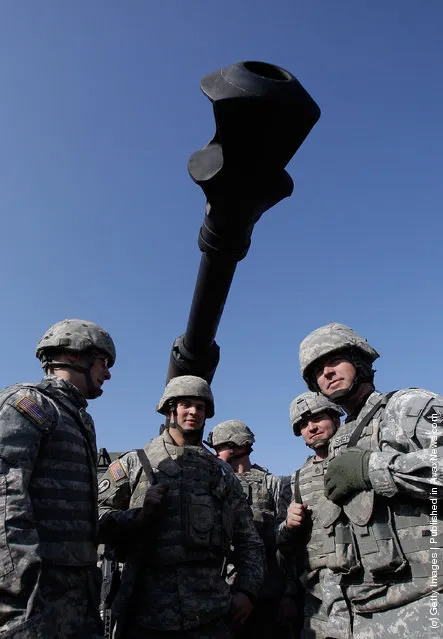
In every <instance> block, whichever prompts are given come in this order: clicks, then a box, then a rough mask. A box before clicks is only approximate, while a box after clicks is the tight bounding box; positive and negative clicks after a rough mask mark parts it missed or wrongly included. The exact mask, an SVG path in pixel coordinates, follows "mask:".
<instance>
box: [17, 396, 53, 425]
mask: <svg viewBox="0 0 443 639" xmlns="http://www.w3.org/2000/svg"><path fill="white" fill-rule="evenodd" d="M15 405H16V407H17V408H18V409H19V411H21V412H22V413H26V415H28V416H29V417H30V418H31V419H32V421H33V422H35V423H36V424H38V425H39V426H41V425H42V424H44V423H45V422H46V420H47V419H48V416H47V415H46V413H45V412H44V411H43V410H42V409H41V408H40V406H38V405H37V404H36V403H35V402H34V401H32V399H30V398H29V397H26V396H24V397H20V399H18V400H17V401H16V402H15Z"/></svg>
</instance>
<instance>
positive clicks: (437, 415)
mask: <svg viewBox="0 0 443 639" xmlns="http://www.w3.org/2000/svg"><path fill="white" fill-rule="evenodd" d="M425 419H426V421H427V422H429V423H430V424H435V425H436V426H440V424H443V406H431V408H430V409H429V410H428V412H427V413H426V415H425Z"/></svg>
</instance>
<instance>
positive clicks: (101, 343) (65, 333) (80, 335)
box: [35, 319, 116, 368]
mask: <svg viewBox="0 0 443 639" xmlns="http://www.w3.org/2000/svg"><path fill="white" fill-rule="evenodd" d="M53 349H63V350H68V351H94V350H96V351H99V352H100V353H104V354H105V355H106V357H107V359H108V362H107V366H108V368H111V366H113V365H114V363H115V357H116V352H115V346H114V342H113V341H112V339H111V336H110V335H109V333H107V332H106V331H105V330H104V329H103V328H102V327H101V326H99V325H98V324H95V323H94V322H88V321H87V320H81V319H65V320H62V321H61V322H57V323H56V324H54V325H53V326H51V327H50V328H48V330H47V331H46V333H45V334H44V335H43V337H42V338H41V339H40V341H39V343H38V344H37V348H36V351H35V354H36V357H38V359H39V360H40V361H41V363H42V368H46V367H47V365H48V364H49V363H50V362H52V359H51V350H53Z"/></svg>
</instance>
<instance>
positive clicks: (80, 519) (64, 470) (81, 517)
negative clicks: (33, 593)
mask: <svg viewBox="0 0 443 639" xmlns="http://www.w3.org/2000/svg"><path fill="white" fill-rule="evenodd" d="M27 388H32V389H35V390H36V391H40V392H41V393H42V394H43V395H44V396H45V397H47V398H48V399H49V402H50V404H51V406H52V408H53V425H52V429H50V430H49V431H47V432H45V433H44V434H43V435H42V438H41V440H40V448H39V453H38V457H37V460H36V463H35V466H34V470H33V473H32V477H31V479H30V482H29V495H30V498H31V501H32V507H33V513H34V521H35V527H36V529H37V532H38V536H39V549H40V556H41V557H42V558H43V559H44V560H45V561H47V562H48V563H50V564H55V565H63V566H86V565H95V564H96V562H97V538H98V520H97V509H96V503H97V476H96V470H95V469H96V459H97V449H96V445H95V432H94V427H93V423H92V419H91V417H90V416H89V415H88V414H87V413H86V411H85V410H84V408H79V405H77V404H76V403H74V401H75V400H74V398H71V396H70V393H69V390H65V389H62V388H58V387H57V386H56V385H52V384H51V383H50V382H49V381H48V382H45V381H43V382H42V383H40V384H38V385H37V384H19V385H17V386H15V387H13V390H14V391H15V392H16V391H20V390H21V389H23V390H26V389H27ZM9 390H12V389H9Z"/></svg>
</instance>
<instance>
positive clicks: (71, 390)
mask: <svg viewBox="0 0 443 639" xmlns="http://www.w3.org/2000/svg"><path fill="white" fill-rule="evenodd" d="M42 383H46V384H49V385H50V386H51V387H52V388H54V389H57V390H58V391H59V392H61V393H62V394H63V395H65V396H66V395H68V397H69V400H70V401H71V402H72V403H73V404H75V405H76V406H78V408H86V406H87V405H88V402H87V401H86V399H85V398H84V397H83V395H82V394H81V393H80V391H79V390H78V388H77V386H74V384H71V382H67V381H66V380H65V379H62V378H61V377H58V375H45V376H44V377H43V379H42Z"/></svg>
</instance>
